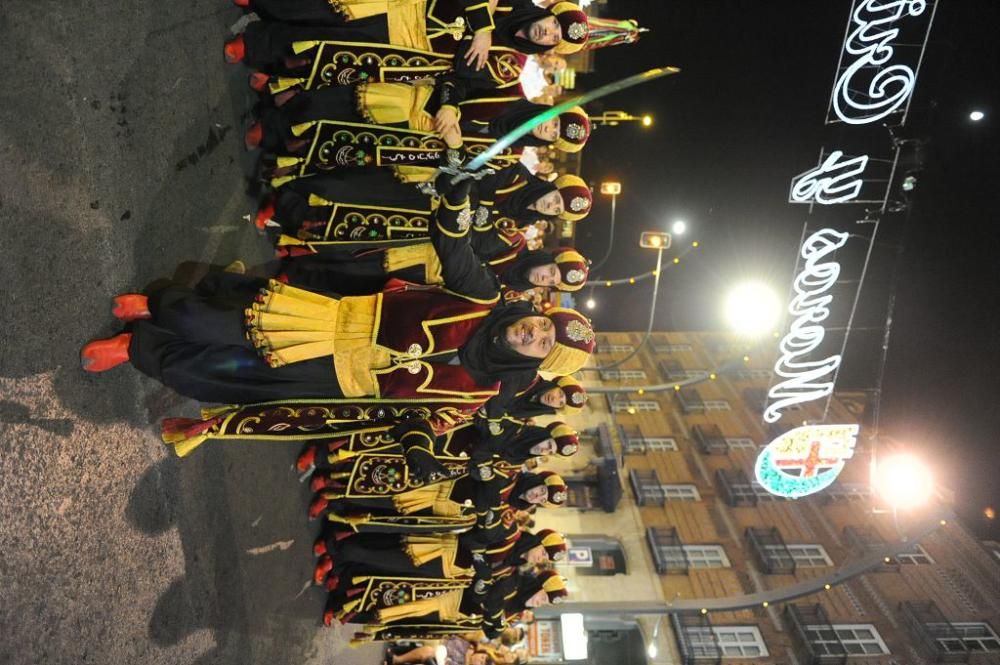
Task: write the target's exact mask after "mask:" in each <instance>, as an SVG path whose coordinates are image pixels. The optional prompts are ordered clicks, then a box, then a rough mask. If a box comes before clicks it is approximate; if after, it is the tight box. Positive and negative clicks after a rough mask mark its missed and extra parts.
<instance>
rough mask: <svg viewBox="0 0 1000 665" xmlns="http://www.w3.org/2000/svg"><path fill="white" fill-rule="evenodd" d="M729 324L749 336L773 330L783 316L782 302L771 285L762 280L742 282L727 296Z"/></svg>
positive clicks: (726, 313) (727, 318)
mask: <svg viewBox="0 0 1000 665" xmlns="http://www.w3.org/2000/svg"><path fill="white" fill-rule="evenodd" d="M725 315H726V320H727V321H728V322H729V326H730V327H731V328H732V329H733V330H735V331H736V332H738V333H740V334H742V335H746V336H748V337H756V336H758V335H761V334H763V333H766V332H767V331H769V330H772V329H773V328H774V326H775V325H776V324H777V323H778V319H779V318H780V316H781V302H780V301H779V300H778V296H777V295H776V294H775V293H774V291H773V290H772V289H771V287H769V286H767V285H766V284H762V283H761V282H745V283H743V284H740V285H739V286H737V287H736V288H734V289H733V290H732V291H730V292H729V295H727V296H726V302H725Z"/></svg>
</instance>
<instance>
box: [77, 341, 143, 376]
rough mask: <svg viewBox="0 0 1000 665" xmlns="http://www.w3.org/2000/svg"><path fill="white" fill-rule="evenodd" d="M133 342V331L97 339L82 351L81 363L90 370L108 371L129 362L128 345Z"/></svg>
mask: <svg viewBox="0 0 1000 665" xmlns="http://www.w3.org/2000/svg"><path fill="white" fill-rule="evenodd" d="M131 343H132V333H122V334H120V335H115V336H114V337H109V338H108V339H95V340H94V341H93V342H90V343H89V344H87V345H86V346H84V347H83V349H82V350H81V351H80V363H81V365H82V366H83V369H85V370H86V371H88V372H106V371H107V370H109V369H111V368H112V367H117V366H118V365H121V364H122V363H127V362H128V345H129V344H131Z"/></svg>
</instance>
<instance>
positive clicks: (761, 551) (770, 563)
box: [746, 527, 795, 575]
mask: <svg viewBox="0 0 1000 665" xmlns="http://www.w3.org/2000/svg"><path fill="white" fill-rule="evenodd" d="M746 536H747V541H748V542H749V543H750V550H751V551H752V552H753V554H754V557H755V558H756V559H757V563H758V564H759V565H760V568H761V570H762V571H763V572H764V574H766V575H794V574H795V558H794V557H792V553H791V552H789V551H788V547H787V546H786V545H785V540H784V539H783V538H782V537H781V532H780V531H778V529H777V528H775V527H770V528H755V527H750V528H748V529H747V530H746Z"/></svg>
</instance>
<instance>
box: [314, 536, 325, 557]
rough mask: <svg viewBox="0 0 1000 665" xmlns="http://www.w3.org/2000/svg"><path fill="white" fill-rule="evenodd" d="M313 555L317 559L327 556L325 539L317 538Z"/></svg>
mask: <svg viewBox="0 0 1000 665" xmlns="http://www.w3.org/2000/svg"><path fill="white" fill-rule="evenodd" d="M313 554H315V555H316V556H317V557H321V556H323V555H324V554H326V540H325V539H324V538H322V537H320V538H317V539H316V542H315V543H313Z"/></svg>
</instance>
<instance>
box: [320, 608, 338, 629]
mask: <svg viewBox="0 0 1000 665" xmlns="http://www.w3.org/2000/svg"><path fill="white" fill-rule="evenodd" d="M335 620H336V619H335V617H334V613H333V610H326V611H325V612H323V625H324V626H327V627H329V626H332V625H333V622H334V621H335Z"/></svg>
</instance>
